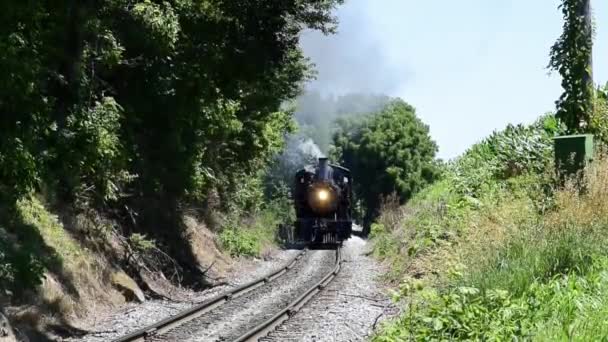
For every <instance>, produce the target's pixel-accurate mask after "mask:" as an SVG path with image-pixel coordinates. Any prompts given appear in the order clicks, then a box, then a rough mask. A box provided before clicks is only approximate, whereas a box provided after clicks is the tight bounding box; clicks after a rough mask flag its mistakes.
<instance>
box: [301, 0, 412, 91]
mask: <svg viewBox="0 0 608 342" xmlns="http://www.w3.org/2000/svg"><path fill="white" fill-rule="evenodd" d="M375 3H376V1H369V0H347V1H346V2H345V4H344V5H342V6H341V7H339V8H338V9H337V11H336V16H337V18H338V20H339V23H338V30H337V31H338V32H337V34H333V35H327V36H325V35H323V34H322V33H320V32H318V31H306V32H304V34H303V35H302V37H301V39H300V46H301V47H302V49H303V50H304V54H305V55H306V56H307V57H309V58H310V59H311V61H312V62H313V63H314V64H315V69H316V70H317V79H316V80H315V81H313V82H311V83H310V84H309V85H308V89H310V90H318V91H320V92H321V93H323V94H346V93H382V94H394V93H395V91H396V90H397V89H398V87H399V86H400V85H402V83H403V82H402V81H403V79H404V78H408V76H409V75H411V71H410V70H408V68H407V67H406V66H405V63H404V62H403V61H402V60H396V59H393V58H391V56H390V55H389V53H390V52H389V51H387V49H386V48H385V46H386V41H387V39H392V38H394V37H398V36H396V35H394V34H392V35H391V34H389V33H387V32H383V31H382V30H381V29H380V28H378V25H377V24H375V23H374V22H373V21H372V17H373V16H374V15H373V14H372V13H370V12H371V11H370V7H372V6H374V5H373V4H375ZM376 5H380V6H381V4H380V3H378V4H376Z"/></svg>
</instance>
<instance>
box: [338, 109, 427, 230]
mask: <svg viewBox="0 0 608 342" xmlns="http://www.w3.org/2000/svg"><path fill="white" fill-rule="evenodd" d="M339 127H340V128H339V130H338V131H337V132H336V133H335V134H334V138H333V141H334V147H333V151H332V154H333V156H334V157H335V158H336V159H337V160H339V161H340V162H341V163H342V164H343V165H344V166H345V167H347V168H349V169H350V170H351V171H352V173H353V178H354V180H353V181H354V186H355V193H356V195H357V197H358V198H359V200H360V201H361V202H362V205H363V207H364V208H365V211H366V213H365V220H366V221H368V222H369V220H370V219H372V218H373V217H374V216H375V215H376V213H377V210H378V208H379V202H380V198H381V196H387V195H390V194H392V193H393V192H394V193H396V194H397V196H398V197H399V199H400V201H401V202H402V203H403V202H405V201H407V200H408V199H409V198H410V197H411V196H412V195H413V194H414V193H415V192H417V191H418V190H420V189H422V188H423V187H424V186H425V185H427V184H428V183H430V182H432V181H433V180H434V179H435V177H436V176H437V168H436V164H435V161H434V158H435V154H436V153H437V145H436V143H435V142H434V141H433V140H431V137H430V135H429V128H428V126H427V125H425V124H424V123H423V122H422V121H421V120H420V119H419V118H418V117H417V116H416V114H415V110H414V108H413V107H412V106H410V105H409V104H407V103H405V102H404V101H402V100H399V99H397V100H393V101H392V102H391V103H390V104H388V105H387V106H385V107H384V108H383V109H382V110H380V111H378V112H377V113H374V114H371V115H368V116H364V117H361V118H358V119H342V120H339Z"/></svg>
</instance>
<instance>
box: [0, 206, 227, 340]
mask: <svg viewBox="0 0 608 342" xmlns="http://www.w3.org/2000/svg"><path fill="white" fill-rule="evenodd" d="M20 211H21V217H22V220H21V221H22V222H20V223H19V224H20V226H19V227H6V228H5V227H2V226H0V233H2V234H4V236H5V238H6V239H10V241H13V244H14V246H16V247H18V249H19V250H20V251H21V253H22V254H27V256H28V257H29V258H31V259H32V260H40V262H41V264H42V265H44V267H43V268H42V269H41V271H40V272H42V273H41V274H40V275H39V276H40V283H39V284H38V285H37V286H35V287H34V288H32V289H28V290H24V291H19V292H20V293H15V292H13V291H6V293H3V294H0V307H2V308H4V313H5V314H6V318H8V319H2V318H3V316H2V315H0V341H1V342H4V341H10V340H11V339H10V338H11V336H13V335H15V336H16V338H17V339H18V340H30V341H45V340H57V339H61V338H65V337H68V336H72V337H79V336H84V335H86V334H87V333H88V332H90V331H91V330H92V329H95V326H96V325H97V323H98V321H99V318H100V317H105V316H108V315H111V314H112V313H114V312H118V311H120V310H122V309H124V308H125V307H130V306H132V305H139V304H141V303H143V302H148V301H152V300H169V301H176V302H177V301H187V300H188V298H186V297H187V296H185V295H184V294H185V293H187V291H185V290H184V289H183V288H182V287H181V286H180V285H179V283H180V279H183V273H184V272H186V271H185V270H186V269H185V268H183V267H181V265H179V263H178V262H176V261H175V259H173V258H172V257H171V256H170V255H169V253H167V252H165V251H164V250H163V248H162V247H159V246H157V245H155V244H154V242H153V241H152V244H148V245H146V243H148V242H150V241H145V240H143V242H142V241H133V239H130V238H128V237H126V236H124V234H122V233H121V231H120V228H119V226H118V225H117V224H116V222H112V221H110V220H106V219H103V218H102V216H101V215H98V214H97V213H95V212H93V211H90V212H87V213H78V214H73V213H71V212H68V211H62V210H57V209H56V208H53V209H50V208H49V206H48V205H45V204H43V203H42V201H40V200H37V199H32V200H28V201H25V202H23V203H21V205H20ZM57 212H60V213H61V214H55V213H57ZM181 229H182V230H183V231H182V235H183V236H186V237H187V238H186V240H187V244H188V246H189V247H190V249H191V251H192V254H193V255H194V259H195V260H193V261H192V264H193V265H194V267H196V268H197V269H198V270H200V273H199V274H200V275H201V277H200V278H201V279H200V284H201V286H200V288H204V287H208V286H209V284H211V285H213V284H221V283H222V282H223V281H224V278H225V275H226V272H229V271H230V268H231V265H232V261H231V260H230V258H229V257H226V256H224V255H223V254H222V253H221V252H220V250H219V249H218V248H217V246H216V243H215V235H214V234H213V233H212V232H211V231H210V230H208V229H207V228H206V227H205V226H204V224H202V223H200V222H198V221H197V220H196V219H195V218H193V217H188V216H186V217H183V224H182V227H181ZM24 232H27V234H25V233H24Z"/></svg>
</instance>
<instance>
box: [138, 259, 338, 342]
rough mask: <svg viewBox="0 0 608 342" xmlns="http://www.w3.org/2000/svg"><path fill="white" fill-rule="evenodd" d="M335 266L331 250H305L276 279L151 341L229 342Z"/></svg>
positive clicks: (273, 312) (296, 295) (277, 309)
mask: <svg viewBox="0 0 608 342" xmlns="http://www.w3.org/2000/svg"><path fill="white" fill-rule="evenodd" d="M334 265H335V251H334V250H310V251H307V253H306V254H305V256H304V257H303V258H301V259H300V261H298V263H296V265H295V266H294V267H293V268H292V269H291V270H289V271H288V272H287V273H285V274H284V275H282V276H281V277H280V278H278V279H276V280H275V281H273V282H271V283H269V284H267V285H266V286H263V287H260V288H257V289H255V290H253V291H251V292H249V293H247V294H245V295H243V296H242V297H238V298H236V299H234V300H232V301H230V302H228V303H226V304H224V305H222V306H221V307H219V308H217V309H215V310H212V311H210V312H208V313H206V314H204V315H202V316H200V317H198V318H195V319H193V320H191V321H189V322H187V323H185V324H183V325H181V326H179V327H177V328H175V329H173V330H171V331H169V332H167V333H166V334H163V335H160V336H154V337H152V338H150V341H180V342H193V341H205V342H213V341H232V340H234V339H236V338H238V337H239V336H240V335H242V334H243V333H245V332H246V331H248V330H249V329H251V328H253V327H254V326H256V325H257V324H259V323H261V322H263V321H265V320H267V319H268V318H270V317H271V316H273V315H274V314H276V313H277V312H278V311H280V310H281V309H283V308H285V307H286V306H287V305H288V304H289V303H290V302H291V301H293V300H294V299H295V298H296V297H298V296H299V295H301V294H302V293H303V292H304V291H305V290H307V289H308V288H310V287H311V286H312V285H314V284H315V283H316V282H318V281H320V280H321V279H322V278H323V277H324V276H325V275H326V274H327V273H328V272H329V271H330V270H331V269H332V268H333V267H334Z"/></svg>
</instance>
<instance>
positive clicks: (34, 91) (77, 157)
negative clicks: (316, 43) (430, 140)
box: [0, 0, 342, 272]
mask: <svg viewBox="0 0 608 342" xmlns="http://www.w3.org/2000/svg"><path fill="white" fill-rule="evenodd" d="M341 2H342V1H341V0H328V1H314V0H288V1H240V0H239V1H232V0H230V1H216V0H203V1H193V0H171V1H151V0H142V1H130V0H129V1H127V0H102V1H85V2H82V1H75V0H70V1H65V2H52V1H4V2H2V4H0V19H1V21H2V23H3V24H2V27H1V28H0V49H1V50H2V51H3V53H2V55H1V56H0V70H1V71H0V202H1V204H2V206H6V207H7V208H8V209H7V210H8V212H12V215H15V208H14V207H15V203H16V202H17V200H18V199H19V198H21V197H23V196H25V195H27V194H28V193H31V192H34V191H39V192H42V193H44V195H45V196H47V197H48V199H50V200H54V201H57V200H59V201H60V202H62V203H67V204H76V205H77V207H83V206H86V207H91V206H92V207H96V208H104V209H108V210H109V211H110V212H112V213H113V214H115V215H116V216H117V217H118V218H120V219H123V220H124V222H129V223H134V224H133V227H131V229H137V230H142V229H144V230H149V231H150V232H151V233H152V235H160V236H156V237H155V238H156V239H157V240H159V241H161V242H162V241H163V239H165V240H166V239H167V238H170V237H171V236H173V237H176V238H179V233H178V232H176V231H175V228H176V227H175V225H174V224H175V222H177V221H178V220H175V219H174V218H175V215H174V214H175V213H176V211H178V210H179V209H180V208H182V205H184V204H185V205H189V204H196V206H202V207H205V206H206V207H209V208H211V207H213V208H216V206H212V205H215V204H217V203H219V206H220V208H224V209H228V208H231V207H244V209H247V208H248V207H259V206H260V203H259V202H260V201H261V199H260V194H261V189H262V186H261V185H260V182H259V179H260V177H261V172H260V171H261V170H262V169H264V168H265V167H266V165H267V163H268V161H269V160H270V158H271V157H272V156H273V155H275V154H276V153H277V152H279V151H280V150H281V148H282V147H283V144H284V136H285V135H286V134H288V133H289V132H291V131H292V130H293V128H294V124H293V120H292V111H290V110H284V109H283V108H282V107H281V104H282V103H284V102H285V101H287V100H290V99H293V98H295V97H296V96H297V95H298V94H299V91H300V89H301V86H302V83H303V82H304V81H306V80H307V79H308V78H309V77H310V76H311V72H310V65H309V64H308V62H307V60H306V59H305V58H304V57H303V55H302V52H301V51H300V49H299V47H298V38H299V34H300V32H301V31H302V30H303V29H317V30H321V31H323V32H324V33H331V32H333V31H334V28H335V24H336V22H335V19H334V18H333V17H332V15H331V11H332V9H333V8H334V7H335V6H337V5H338V4H340V3H341ZM215 195H217V196H215ZM212 202H213V203H212ZM216 202H217V203H216ZM201 204H203V205H201ZM11 227H13V225H9V226H8V228H7V229H10V228H11ZM13 232H14V233H16V234H18V233H19V232H18V231H17V230H13ZM158 238H160V239H158ZM174 249H175V251H177V252H178V253H182V250H183V248H181V247H179V246H176V247H175V248H174ZM2 258H4V257H2ZM3 272H4V271H3Z"/></svg>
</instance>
